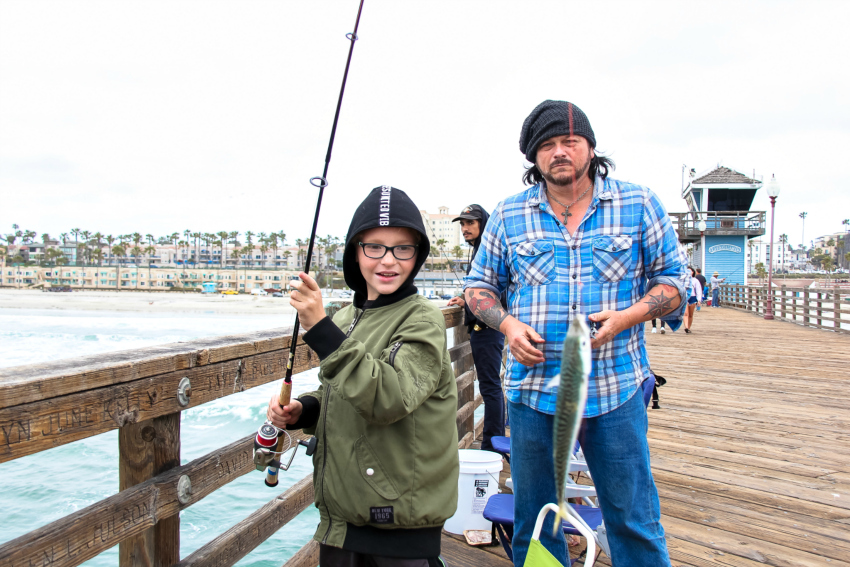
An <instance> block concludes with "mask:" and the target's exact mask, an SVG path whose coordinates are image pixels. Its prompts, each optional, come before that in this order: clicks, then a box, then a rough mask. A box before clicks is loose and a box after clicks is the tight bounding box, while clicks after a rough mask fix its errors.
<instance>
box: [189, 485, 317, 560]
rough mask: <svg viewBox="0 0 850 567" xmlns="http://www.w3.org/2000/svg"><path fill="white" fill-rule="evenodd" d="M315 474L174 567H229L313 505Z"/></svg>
mask: <svg viewBox="0 0 850 567" xmlns="http://www.w3.org/2000/svg"><path fill="white" fill-rule="evenodd" d="M313 500H314V494H313V475H307V476H306V477H304V478H302V479H301V480H299V481H298V482H297V483H295V484H294V485H293V486H292V487H291V488H289V489H288V490H287V491H286V492H284V493H283V494H281V495H280V496H277V497H276V498H274V499H273V500H271V501H270V502H269V503H267V504H265V505H264V506H263V507H261V508H260V509H259V510H257V511H256V512H254V513H253V514H251V515H250V516H248V517H247V518H245V519H244V520H242V521H241V522H239V523H238V524H236V525H235V526H233V527H232V528H230V529H229V530H227V531H226V532H224V533H223V534H221V535H220V536H218V537H217V538H215V539H214V540H212V541H211V542H209V543H207V544H206V545H205V546H203V547H201V548H200V549H198V550H197V551H195V552H194V553H192V554H191V555H189V556H188V557H186V558H185V559H183V560H182V561H180V562H179V563H177V565H176V566H175V567H230V566H231V565H235V564H236V563H237V562H238V561H239V560H240V559H242V558H243V557H245V556H246V555H247V554H248V553H250V552H251V551H252V550H253V549H254V548H256V547H257V546H258V545H260V544H261V543H263V542H264V541H266V540H267V539H268V538H269V537H271V536H272V535H274V534H275V532H277V530H279V529H280V528H282V527H283V526H284V525H286V523H287V522H289V521H290V520H292V518H294V517H295V516H297V515H298V514H300V513H301V512H302V511H304V510H305V509H306V508H307V507H308V506H310V505H311V504H313Z"/></svg>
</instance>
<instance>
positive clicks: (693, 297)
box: [685, 266, 702, 334]
mask: <svg viewBox="0 0 850 567" xmlns="http://www.w3.org/2000/svg"><path fill="white" fill-rule="evenodd" d="M688 273H689V274H690V275H691V281H690V284H689V285H688V288H689V289H688V308H687V311H685V333H687V334H690V333H691V326H692V325H693V324H694V311H696V308H697V305H699V304H700V303H701V302H702V285H700V283H699V280H698V279H697V278H696V272H695V271H694V269H693V268H692V267H690V266H688Z"/></svg>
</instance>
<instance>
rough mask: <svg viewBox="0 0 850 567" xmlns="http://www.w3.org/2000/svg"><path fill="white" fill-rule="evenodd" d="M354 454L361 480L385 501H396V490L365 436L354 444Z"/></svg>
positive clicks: (397, 495)
mask: <svg viewBox="0 0 850 567" xmlns="http://www.w3.org/2000/svg"><path fill="white" fill-rule="evenodd" d="M354 452H355V454H356V455H357V465H358V468H359V469H360V474H361V476H362V477H363V480H365V481H366V483H367V484H368V485H369V486H371V487H372V488H373V489H374V490H375V492H377V493H378V494H379V495H380V496H381V497H382V498H385V499H387V500H395V499H397V498H398V497H399V492H398V488H397V487H396V485H395V483H394V482H393V481H392V479H391V478H390V477H389V475H388V474H387V472H386V469H385V468H384V466H383V465H382V464H381V461H379V460H378V456H377V455H376V454H375V451H374V450H373V449H372V446H371V445H370V444H369V441H367V440H366V437H365V436H361V437H360V438H359V439H357V441H356V442H355V443H354Z"/></svg>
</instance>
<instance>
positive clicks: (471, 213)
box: [452, 205, 484, 222]
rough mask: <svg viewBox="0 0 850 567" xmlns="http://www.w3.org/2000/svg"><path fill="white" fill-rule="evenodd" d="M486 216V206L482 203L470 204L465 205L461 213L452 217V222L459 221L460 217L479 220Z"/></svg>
mask: <svg viewBox="0 0 850 567" xmlns="http://www.w3.org/2000/svg"><path fill="white" fill-rule="evenodd" d="M483 218H484V208H483V207H482V206H481V205H469V206H467V207H464V208H463V210H462V211H461V212H460V215H458V216H457V217H455V218H453V219H452V222H457V221H459V220H460V219H466V220H478V221H480V220H481V219H483Z"/></svg>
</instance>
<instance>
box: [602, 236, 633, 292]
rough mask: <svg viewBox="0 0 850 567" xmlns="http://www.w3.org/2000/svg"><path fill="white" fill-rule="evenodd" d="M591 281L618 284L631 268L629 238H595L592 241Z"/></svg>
mask: <svg viewBox="0 0 850 567" xmlns="http://www.w3.org/2000/svg"><path fill="white" fill-rule="evenodd" d="M592 247H593V279H594V280H596V281H598V282H618V281H620V280H622V279H623V278H625V277H626V276H627V275H628V273H629V268H631V267H632V237H631V236H597V237H595V238H594V239H593V244H592Z"/></svg>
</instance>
